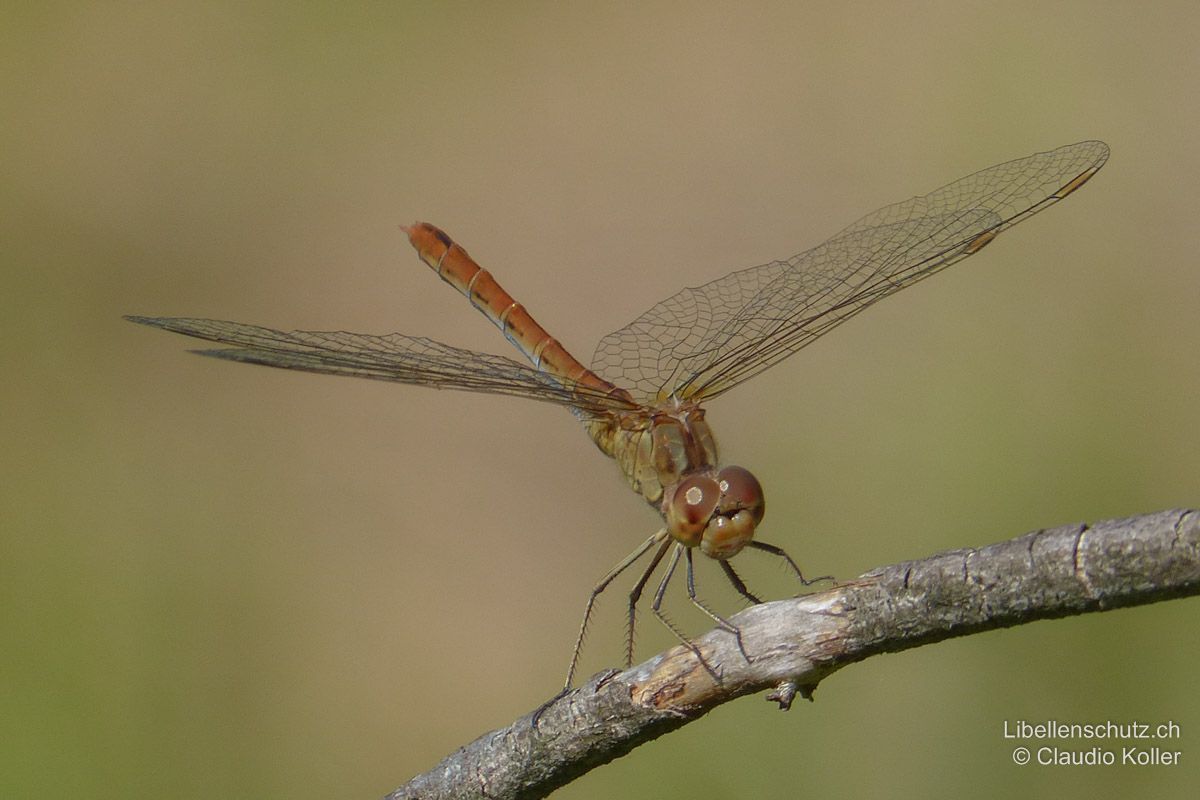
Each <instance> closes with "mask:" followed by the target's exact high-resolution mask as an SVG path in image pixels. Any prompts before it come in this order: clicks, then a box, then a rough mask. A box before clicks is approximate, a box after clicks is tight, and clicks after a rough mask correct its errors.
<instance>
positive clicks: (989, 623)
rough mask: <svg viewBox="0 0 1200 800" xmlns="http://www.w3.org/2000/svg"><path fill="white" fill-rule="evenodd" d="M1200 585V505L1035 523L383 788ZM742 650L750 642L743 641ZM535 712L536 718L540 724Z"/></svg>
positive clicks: (603, 752) (809, 601)
mask: <svg viewBox="0 0 1200 800" xmlns="http://www.w3.org/2000/svg"><path fill="white" fill-rule="evenodd" d="M1197 593H1200V511H1196V510H1192V509H1177V510H1172V511H1162V512H1158V513H1154V514H1147V515H1144V516H1138V517H1130V518H1127V519H1118V520H1110V521H1106V522H1101V523H1097V524H1095V525H1087V524H1078V525H1068V526H1064V527H1061V528H1054V529H1050V530H1040V531H1034V532H1033V533H1029V534H1026V535H1024V536H1020V537H1017V538H1015V539H1010V540H1008V541H1004V542H999V543H997V544H993V545H989V546H987V547H983V548H980V549H974V548H967V549H962V550H952V551H948V552H944V553H938V554H936V555H933V556H930V557H928V558H924V559H921V560H918V561H907V562H902V563H899V564H893V565H891V566H885V567H879V568H877V569H874V570H871V571H870V572H868V573H866V574H864V575H862V576H860V577H859V578H857V579H855V580H853V581H849V582H847V583H844V584H841V585H838V586H835V587H833V588H831V589H829V590H827V591H822V592H818V593H815V594H809V595H805V596H803V597H798V598H794V599H790V600H780V601H777V602H772V603H765V604H763V605H758V606H754V607H752V608H749V609H746V610H745V611H743V612H741V613H740V614H737V615H736V616H734V617H732V618H731V621H732V622H733V623H734V624H735V625H736V626H737V627H738V629H739V630H740V631H741V639H742V648H739V647H738V644H737V640H736V637H735V636H734V635H733V634H731V633H729V632H727V631H723V630H720V629H714V630H712V631H710V632H709V633H707V634H705V635H704V636H702V637H700V638H698V639H696V640H695V644H696V646H697V647H698V648H699V650H700V651H701V652H702V653H703V655H704V659H705V661H706V662H707V663H708V665H709V666H710V667H711V668H712V671H713V672H715V673H716V674H718V675H719V676H720V680H719V681H717V680H714V678H713V676H712V674H711V673H710V671H709V670H707V669H705V668H704V667H703V665H701V664H700V662H699V660H698V659H697V658H696V656H695V654H694V653H692V651H690V650H688V649H687V648H685V647H675V648H673V649H671V650H669V651H667V652H665V653H661V654H659V655H657V656H655V657H654V658H652V659H650V660H649V661H647V662H645V663H643V664H640V665H638V666H636V667H633V668H631V669H628V670H625V671H624V672H615V671H614V672H609V673H607V674H602V675H598V676H595V677H593V678H592V679H591V680H589V681H588V682H587V683H586V684H584V685H583V686H582V687H580V688H579V689H576V690H574V691H572V692H570V693H568V694H566V695H564V696H562V697H560V698H558V699H556V700H555V701H554V702H552V703H550V704H549V705H547V706H545V707H543V709H540V713H536V712H531V713H529V714H526V715H525V716H523V717H521V718H520V719H518V720H516V721H515V722H513V723H512V724H511V725H509V726H508V727H506V728H503V729H500V730H495V731H492V732H491V733H487V734H484V735H483V736H481V737H479V738H478V739H476V740H475V741H474V742H471V743H470V744H468V745H466V746H465V747H462V748H460V749H459V750H457V751H456V752H454V753H452V754H451V755H449V756H447V757H446V758H445V759H444V760H443V761H442V762H441V763H440V764H438V765H437V766H436V767H434V768H433V769H432V770H430V771H429V772H426V773H424V774H422V775H418V776H416V777H415V778H413V779H412V780H410V781H409V782H408V783H407V784H405V785H404V786H402V787H400V788H399V789H397V790H396V791H394V792H393V793H391V794H390V795H388V798H389V800H400V798H425V799H426V800H431V799H432V798H504V799H505V800H508V799H509V798H513V799H515V798H537V797H544V796H545V795H547V794H549V793H550V792H551V791H553V790H554V789H556V788H558V787H560V786H562V785H564V784H566V783H568V782H569V781H571V780H573V779H574V778H576V777H578V776H580V775H582V774H584V773H585V772H587V771H588V770H590V769H592V768H593V767H597V766H599V765H601V764H605V763H607V762H609V761H611V760H612V759H614V758H617V757H618V756H622V755H624V754H626V753H628V752H630V751H631V750H633V749H634V748H635V747H637V746H638V745H640V744H642V743H644V742H648V741H650V740H652V739H654V738H657V737H658V736H661V735H663V734H664V733H667V732H669V731H672V730H675V729H676V728H679V727H682V726H683V725H686V724H688V723H689V722H692V721H694V720H696V719H699V718H700V717H702V716H703V715H704V714H705V713H707V712H708V711H709V710H711V709H712V708H714V707H715V706H717V705H719V704H721V703H725V702H728V701H730V700H733V699H734V698H737V697H741V696H742V695H746V694H752V693H756V692H761V691H764V690H772V691H771V693H770V694H769V695H768V699H771V700H774V701H776V702H778V703H779V704H780V706H781V707H783V708H786V707H788V706H789V705H790V704H791V701H792V698H793V697H794V696H795V695H797V694H799V695H800V696H802V697H811V694H812V691H813V689H815V688H816V686H817V684H818V683H819V682H820V681H821V680H822V679H823V678H824V677H825V676H827V675H829V674H831V673H833V672H834V671H836V670H838V669H841V668H842V667H844V666H846V665H847V664H852V663H854V662H855V661H861V660H863V659H865V658H867V657H869V656H872V655H875V654H877V653H888V652H896V651H898V650H906V649H908V648H910V647H917V646H920V645H923V644H931V643H933V642H938V641H941V640H943V639H948V638H951V637H955V636H965V635H968V634H972V633H976V632H979V631H986V630H991V629H993V628H1002V627H1009V626H1013V625H1021V624H1024V623H1027V622H1033V621H1035V620H1043V619H1054V618H1057V617H1065V616H1070V615H1074V614H1084V613H1088V612H1093V611H1107V610H1110V609H1113V608H1120V607H1122V606H1132V605H1142V604H1145V603H1154V602H1158V601H1160V600H1169V599H1172V598H1177V597H1186V596H1191V595H1195V594H1197ZM743 649H744V653H743ZM535 716H536V724H535Z"/></svg>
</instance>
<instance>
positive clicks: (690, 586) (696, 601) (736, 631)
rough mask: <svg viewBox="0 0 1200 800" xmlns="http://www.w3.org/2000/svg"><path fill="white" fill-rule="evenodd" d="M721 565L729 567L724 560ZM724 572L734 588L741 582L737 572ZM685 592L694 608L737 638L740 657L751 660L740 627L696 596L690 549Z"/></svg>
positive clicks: (730, 569) (743, 587)
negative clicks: (728, 576)
mask: <svg viewBox="0 0 1200 800" xmlns="http://www.w3.org/2000/svg"><path fill="white" fill-rule="evenodd" d="M721 565H722V566H725V567H729V565H728V564H726V563H725V562H724V561H722V562H721ZM731 573H732V574H731ZM725 574H726V575H730V580H734V581H736V582H735V583H734V584H733V585H734V588H737V585H738V583H741V578H738V575H737V573H736V572H733V569H732V568H729V571H728V572H726V573H725ZM745 588H746V586H745V584H742V589H745ZM687 593H688V597H689V598H691V600H692V605H694V606H695V607H696V608H698V609H700V610H701V611H703V612H704V613H705V614H707V615H708V616H709V617H711V618H712V620H713V621H714V622H716V623H717V627H718V628H720V629H721V630H724V631H728V632H729V633H732V634H733V636H734V638H735V639H737V646H738V650H740V651H741V653H742V658H744V659H746V660H747V661H751V660H752V659H751V658H750V654H749V653H747V652H746V648H745V646H744V645H743V644H742V630H741V628H739V627H738V626H737V625H734V624H733V623H732V622H730V621H729V620H727V619H725V618H724V617H722V616H721V615H720V614H718V613H717V612H715V611H713V610H712V609H711V608H709V607H708V604H707V603H705V602H704V601H703V600H701V599H700V598H699V597H697V596H696V577H695V574H694V571H693V568H692V551H691V550H688V551H687ZM742 594H745V595H748V596H750V597H753V596H754V595H751V594H750V593H749V592H742Z"/></svg>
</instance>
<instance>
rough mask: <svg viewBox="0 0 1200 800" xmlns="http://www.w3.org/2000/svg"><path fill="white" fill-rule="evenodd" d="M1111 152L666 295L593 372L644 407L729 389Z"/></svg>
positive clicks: (613, 341)
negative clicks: (667, 399) (673, 397)
mask: <svg viewBox="0 0 1200 800" xmlns="http://www.w3.org/2000/svg"><path fill="white" fill-rule="evenodd" d="M1107 158H1108V146H1107V145H1105V144H1104V143H1103V142H1097V141H1088V142H1079V143H1077V144H1072V145H1067V146H1065V147H1060V148H1058V149H1057V150H1052V151H1050V152H1047V153H1038V154H1036V155H1033V156H1029V157H1027V158H1022V159H1017V160H1016V161H1009V162H1006V163H1004V164H998V165H996V166H994V167H990V168H988V169H985V170H982V171H980V172H976V173H974V174H972V175H968V176H967V177H965V178H962V179H960V180H957V181H955V182H954V183H951V184H949V185H947V186H944V187H942V188H941V189H938V190H937V191H934V192H931V193H930V194H927V195H923V196H920V197H914V198H912V199H910V200H905V201H904V202H901V203H896V204H894V205H890V206H886V207H884V208H881V209H879V210H878V211H876V212H874V213H872V214H869V215H867V216H865V217H863V218H862V219H860V220H859V221H858V222H856V223H854V224H853V225H851V226H850V227H848V228H846V229H845V230H843V231H842V232H841V233H839V234H838V235H837V236H834V237H833V238H832V239H830V240H829V241H827V242H825V243H824V244H821V245H818V246H817V247H814V248H813V249H812V250H808V251H806V252H804V253H801V254H799V255H797V256H794V257H792V258H790V259H787V260H786V261H773V262H771V263H769V264H763V265H761V266H758V267H751V268H749V269H744V270H740V271H737V272H733V273H731V274H729V275H726V276H725V277H724V278H719V279H717V280H715V281H712V282H710V283H707V284H704V285H703V286H699V287H695V288H688V289H684V290H682V291H680V292H678V293H677V294H675V295H673V296H671V297H669V298H667V299H666V300H664V301H662V302H661V303H659V304H658V305H656V306H654V307H653V308H651V309H650V310H649V311H647V312H646V313H644V314H642V315H641V316H640V317H638V318H637V319H636V320H634V321H633V322H632V323H630V324H629V325H627V326H625V327H624V328H621V329H620V330H618V331H615V332H613V333H610V334H609V335H608V336H605V337H604V338H603V339H602V340H601V341H600V344H599V346H598V347H597V348H596V353H595V356H594V357H593V364H592V368H593V369H594V370H595V371H596V372H598V373H599V374H600V375H602V376H603V377H605V378H607V379H608V380H610V381H613V382H614V383H616V384H618V385H620V386H624V387H625V388H627V389H629V390H630V391H631V392H632V393H633V395H634V397H635V398H637V399H638V400H640V401H641V402H646V403H653V402H657V401H660V400H662V399H664V398H666V397H668V396H671V395H674V396H675V397H678V398H680V399H686V398H695V399H699V398H704V397H713V396H715V395H718V394H720V393H722V392H724V391H727V390H728V389H730V388H731V387H733V386H735V385H737V384H738V383H741V382H742V381H745V380H747V379H749V378H751V377H753V376H754V375H757V374H758V373H760V372H762V371H763V370H765V369H767V368H769V367H771V366H772V365H774V364H776V363H778V362H779V361H781V360H782V359H784V358H786V357H788V356H789V355H791V354H792V353H795V352H796V351H797V350H799V349H800V348H802V347H804V346H805V345H807V344H809V343H810V342H812V341H813V340H815V339H817V338H818V337H820V336H821V335H822V334H824V333H826V332H828V331H829V330H831V329H832V328H834V327H836V326H837V325H839V324H841V323H842V322H845V321H846V320H847V319H849V318H850V317H852V316H853V315H854V314H856V313H858V312H859V311H861V310H863V309H864V308H866V307H867V306H869V305H871V304H872V303H875V302H876V301H878V300H881V299H882V298H884V297H886V296H888V295H890V294H892V293H894V292H896V291H898V290H900V289H903V288H904V287H906V286H909V285H911V284H913V283H916V282H917V281H919V280H921V279H922V278H926V277H928V276H930V275H932V274H934V273H936V272H938V271H939V270H942V269H944V268H946V267H948V266H949V265H951V264H953V263H955V262H956V261H959V260H961V259H963V258H966V257H967V256H969V255H972V254H973V253H975V252H978V251H979V249H981V248H982V247H983V246H984V245H985V244H987V243H988V242H990V241H991V239H992V238H993V237H994V236H995V235H996V234H997V233H999V232H1001V231H1003V230H1005V229H1006V228H1008V227H1011V226H1012V225H1015V224H1017V223H1018V222H1021V221H1022V220H1024V219H1026V218H1028V217H1030V216H1032V215H1033V214H1036V213H1037V212H1038V211H1041V210H1043V209H1045V208H1047V207H1049V206H1050V205H1052V204H1053V203H1055V202H1057V201H1058V200H1060V199H1062V198H1063V197H1065V196H1066V195H1067V194H1069V193H1070V192H1072V191H1074V190H1075V189H1077V188H1079V186H1081V185H1082V184H1083V183H1084V182H1085V181H1086V180H1087V179H1088V178H1090V177H1091V176H1092V175H1093V174H1094V173H1095V172H1096V170H1098V169H1099V168H1100V167H1101V166H1103V165H1104V162H1105V161H1106V160H1107Z"/></svg>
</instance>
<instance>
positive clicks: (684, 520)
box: [667, 475, 721, 547]
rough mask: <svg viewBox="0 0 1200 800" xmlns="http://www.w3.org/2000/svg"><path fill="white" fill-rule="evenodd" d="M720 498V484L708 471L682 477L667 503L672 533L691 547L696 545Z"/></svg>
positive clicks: (668, 523) (668, 522)
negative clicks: (668, 503) (707, 474)
mask: <svg viewBox="0 0 1200 800" xmlns="http://www.w3.org/2000/svg"><path fill="white" fill-rule="evenodd" d="M720 499H721V489H720V487H719V486H718V485H717V482H716V481H715V480H713V479H712V478H710V477H708V476H706V475H692V476H690V477H687V478H684V479H683V480H682V481H680V482H679V486H677V487H676V488H675V494H674V496H672V498H671V504H670V505H669V506H667V525H668V526H669V527H670V530H671V536H673V537H674V538H675V539H676V540H677V541H679V542H682V543H683V544H685V545H687V546H689V547H693V546H695V544H696V543H697V542H699V541H700V535H701V534H702V533H703V532H704V526H705V525H707V524H708V520H709V517H711V516H712V514H713V510H714V509H716V507H717V501H718V500H720Z"/></svg>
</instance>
